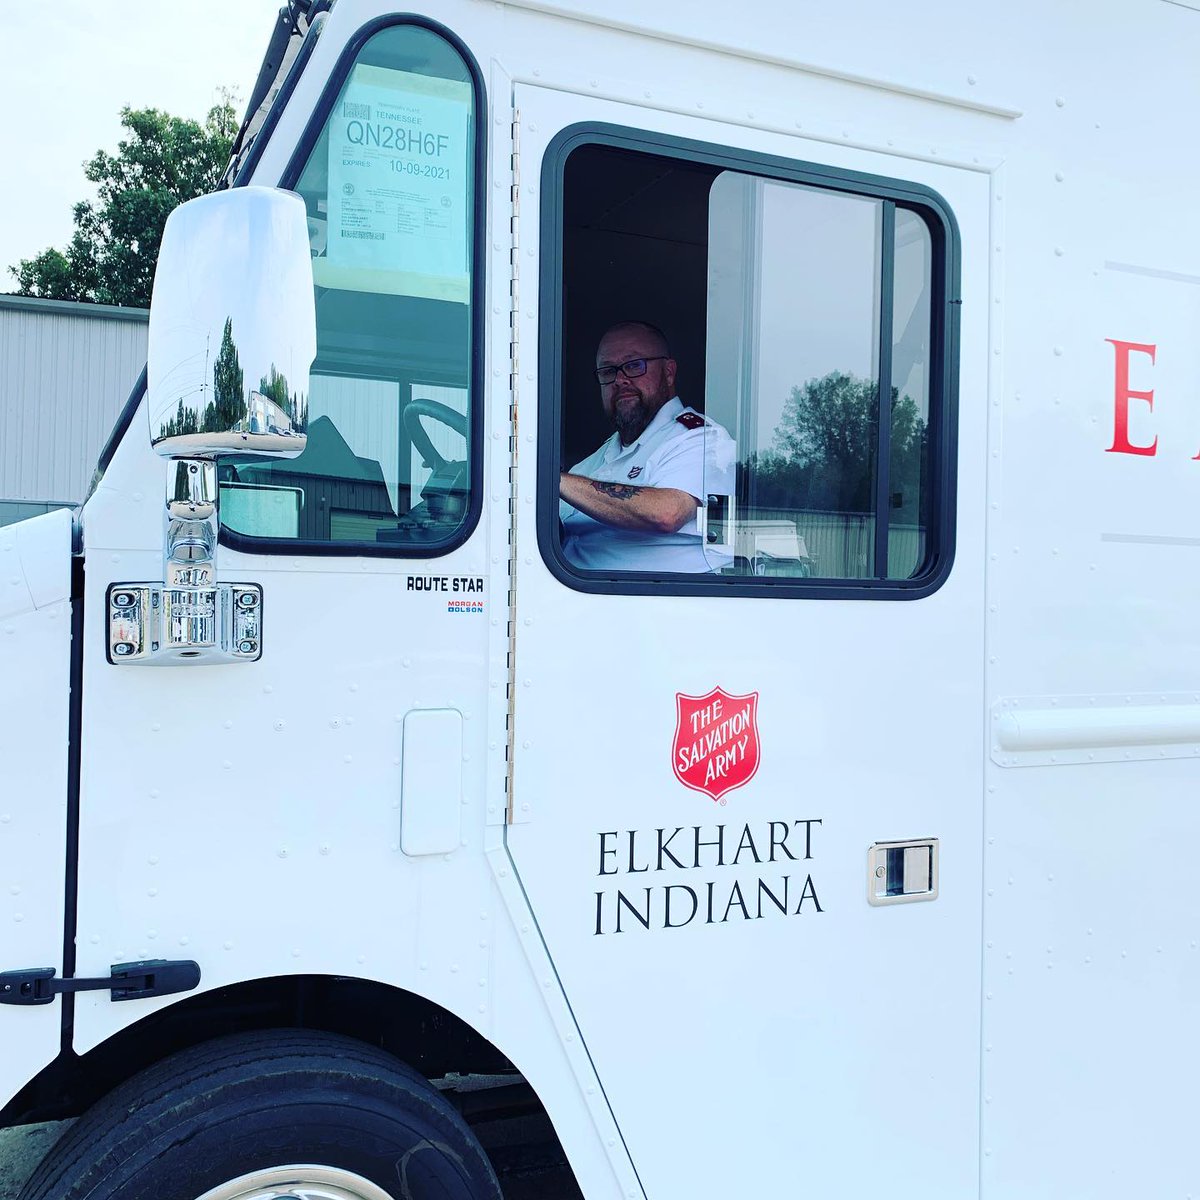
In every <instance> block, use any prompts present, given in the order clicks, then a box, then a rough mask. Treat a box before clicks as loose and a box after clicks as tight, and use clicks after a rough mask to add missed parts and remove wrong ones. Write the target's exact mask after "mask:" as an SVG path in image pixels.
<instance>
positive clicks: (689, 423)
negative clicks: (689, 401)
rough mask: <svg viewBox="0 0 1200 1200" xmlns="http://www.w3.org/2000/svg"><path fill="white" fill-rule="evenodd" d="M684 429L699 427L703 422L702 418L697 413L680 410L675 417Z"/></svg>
mask: <svg viewBox="0 0 1200 1200" xmlns="http://www.w3.org/2000/svg"><path fill="white" fill-rule="evenodd" d="M675 420H677V421H678V422H679V423H680V425H682V426H683V427H684V429H699V428H700V426H701V425H703V424H704V418H703V417H702V416H701V415H700V414H699V413H694V412H682V413H680V414H679V416H677V417H676V418H675Z"/></svg>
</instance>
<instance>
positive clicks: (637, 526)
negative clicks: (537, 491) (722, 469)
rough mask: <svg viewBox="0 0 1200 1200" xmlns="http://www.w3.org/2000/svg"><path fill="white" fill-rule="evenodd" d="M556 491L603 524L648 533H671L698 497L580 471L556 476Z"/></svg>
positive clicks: (692, 509) (685, 518)
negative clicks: (594, 475) (597, 476)
mask: <svg viewBox="0 0 1200 1200" xmlns="http://www.w3.org/2000/svg"><path fill="white" fill-rule="evenodd" d="M559 495H561V496H562V498H563V499H564V500H565V501H566V502H567V503H568V504H570V505H571V506H572V507H574V508H577V509H579V510H580V512H585V513H587V515H588V516H589V517H592V518H594V519H595V520H597V521H603V522H604V524H605V525H612V526H615V527H616V528H617V529H632V530H639V531H645V532H650V533H674V532H675V531H676V530H678V529H682V528H683V526H684V525H686V524H687V523H688V522H689V521H690V520H691V519H692V518H693V517H694V516H695V515H696V508H697V506H698V504H699V501H698V500H697V499H696V497H695V496H692V495H690V494H689V493H688V492H683V491H680V490H679V489H678V488H656V487H633V486H631V485H630V484H626V483H606V482H605V481H604V480H601V479H588V478H587V477H586V476H584V475H570V474H568V473H567V472H565V471H564V472H563V473H562V474H561V475H560V476H559Z"/></svg>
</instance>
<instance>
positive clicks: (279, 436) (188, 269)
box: [108, 187, 317, 663]
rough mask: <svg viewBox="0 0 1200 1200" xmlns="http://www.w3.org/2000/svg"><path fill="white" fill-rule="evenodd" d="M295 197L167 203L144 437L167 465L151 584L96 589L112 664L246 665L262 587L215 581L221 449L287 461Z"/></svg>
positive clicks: (308, 349) (299, 240)
mask: <svg viewBox="0 0 1200 1200" xmlns="http://www.w3.org/2000/svg"><path fill="white" fill-rule="evenodd" d="M316 329H317V325H316V309H315V303H314V300H313V277H312V256H311V253H310V251H309V245H308V221H307V217H306V213H305V208H304V202H303V201H302V200H301V199H300V197H299V196H297V195H295V194H294V193H292V192H282V191H278V190H276V189H274V188H263V187H246V188H234V189H233V190H231V191H226V192H218V193H216V194H214V195H212V196H202V197H201V198H200V199H198V200H192V201H189V202H188V203H187V204H183V205H181V206H180V207H179V208H177V209H176V210H175V211H174V212H173V213H172V214H171V215H170V217H168V218H167V224H166V227H165V229H164V231H163V240H162V248H161V249H160V251H159V256H158V269H157V272H156V274H155V277H154V295H153V299H152V300H151V304H150V349H149V356H148V357H149V361H148V364H147V412H148V413H149V419H150V442H151V445H152V446H153V447H154V449H155V450H156V451H157V452H158V453H159V454H161V455H162V456H163V457H164V458H168V459H171V460H173V461H171V462H170V463H169V464H168V469H167V481H166V483H167V486H166V505H165V509H164V513H163V521H164V554H163V560H164V561H163V580H162V582H161V583H158V582H153V583H120V584H113V585H112V586H111V587H110V588H109V590H108V659H109V662H113V663H132V662H144V663H181V662H196V663H214V662H253V661H254V660H256V659H258V658H259V657H261V655H262V610H263V606H262V588H261V587H259V586H258V585H257V584H231V583H218V582H217V570H216V549H217V534H218V523H217V504H218V490H217V478H216V464H215V463H214V461H213V460H214V458H215V457H216V456H217V455H218V454H220V453H235V454H256V455H264V456H269V457H273V458H295V457H296V456H297V455H298V454H300V453H301V452H302V451H303V450H304V447H305V443H306V441H307V438H306V436H305V430H306V427H307V424H308V377H309V371H310V369H311V367H312V363H313V359H314V358H315V357H316V350H317V332H316Z"/></svg>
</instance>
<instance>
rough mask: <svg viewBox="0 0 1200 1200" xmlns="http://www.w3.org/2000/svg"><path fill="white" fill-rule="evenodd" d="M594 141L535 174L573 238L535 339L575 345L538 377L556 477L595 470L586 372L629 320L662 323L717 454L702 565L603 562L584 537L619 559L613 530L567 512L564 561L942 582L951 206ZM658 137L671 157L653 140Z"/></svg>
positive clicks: (705, 157) (724, 158)
mask: <svg viewBox="0 0 1200 1200" xmlns="http://www.w3.org/2000/svg"><path fill="white" fill-rule="evenodd" d="M590 133H591V131H590V130H589V129H588V127H575V128H574V129H571V130H567V131H565V132H564V134H562V135H560V139H559V147H558V152H557V154H555V147H552V148H551V152H550V153H548V155H547V159H546V167H545V174H544V176H543V202H544V203H546V201H547V200H550V201H551V203H552V204H553V208H552V209H551V211H552V213H553V215H554V221H553V222H551V223H548V224H547V226H545V228H547V230H548V231H549V230H550V229H551V228H553V225H554V224H557V226H558V228H557V229H556V230H555V231H554V232H555V233H556V234H557V236H558V237H559V238H560V239H561V249H560V251H559V253H558V254H557V255H555V254H551V253H548V252H547V253H544V259H543V274H542V289H543V295H544V296H546V295H548V296H549V298H550V302H551V304H552V305H554V306H556V307H557V315H558V322H557V326H558V327H557V329H556V328H555V323H554V322H552V321H551V322H545V323H544V324H543V330H546V331H548V332H546V333H544V334H543V336H548V337H555V338H558V339H560V340H561V356H560V357H559V358H558V359H557V360H555V359H552V358H551V357H550V356H549V355H548V354H547V355H544V357H543V362H546V363H549V362H554V361H557V362H560V363H561V366H560V368H559V376H558V377H557V378H554V379H550V380H548V381H543V387H544V389H545V390H544V391H543V397H544V399H543V404H542V413H543V415H544V416H546V417H548V418H549V419H548V420H547V421H546V422H545V430H546V432H545V433H544V434H543V447H542V454H543V463H544V465H545V467H546V468H547V472H546V478H547V479H553V478H555V476H554V475H553V474H552V473H551V472H552V469H553V468H555V467H557V468H558V469H559V470H563V469H567V470H570V469H571V466H572V464H576V463H584V464H585V465H587V464H591V463H592V462H594V461H595V456H594V455H593V457H592V458H590V459H589V458H587V457H586V456H587V455H588V453H589V451H593V450H594V449H595V447H596V446H598V445H602V444H604V443H603V439H604V438H605V437H608V436H611V435H612V428H611V427H608V426H606V424H605V413H604V411H603V405H602V404H601V403H600V398H598V397H596V396H595V393H596V387H595V381H594V379H593V378H592V372H593V371H594V369H595V367H596V365H597V360H596V358H595V355H596V352H597V346H598V344H599V342H600V339H601V337H602V335H604V333H605V331H606V330H608V329H610V328H611V327H612V326H613V325H614V324H616V323H618V322H625V321H630V320H635V321H648V322H651V323H653V325H654V326H655V327H657V328H658V329H660V330H661V331H662V332H663V333H664V334H665V336H666V340H667V343H668V344H669V348H670V354H671V356H672V358H673V359H674V360H675V361H676V362H677V376H676V380H675V392H676V394H677V395H678V397H679V400H680V401H682V404H683V405H685V406H686V407H687V408H688V409H691V410H694V411H695V412H696V413H698V414H700V415H701V416H702V418H703V426H704V428H703V433H702V434H701V432H700V429H699V424H700V418H699V417H695V416H693V417H688V418H687V419H689V420H691V421H692V422H693V423H694V424H695V425H696V426H697V428H696V429H695V430H693V431H692V436H694V437H699V436H703V437H704V438H706V439H711V441H712V446H713V449H714V452H713V453H712V454H709V455H707V456H706V459H705V462H706V471H708V472H710V474H706V477H705V484H704V486H703V488H702V489H699V490H702V491H703V493H704V494H703V495H697V499H698V500H699V502H700V503H699V511H698V518H697V523H698V526H699V529H700V532H701V537H702V538H703V542H704V551H703V559H702V560H700V561H699V565H698V566H697V565H694V564H693V565H686V566H682V567H681V566H679V565H676V564H679V563H682V562H683V561H684V560H683V559H682V557H681V556H680V555H679V554H675V556H674V557H673V558H668V557H667V556H665V555H664V556H663V558H662V560H661V561H655V560H654V558H653V556H652V554H650V553H649V551H648V550H647V549H646V547H644V546H643V547H639V549H640V550H641V551H642V553H641V557H640V558H638V559H636V560H635V559H634V557H633V556H632V555H626V556H625V558H624V559H622V558H621V557H620V556H619V553H620V552H623V547H622V546H619V545H618V553H607V554H606V555H604V554H601V553H592V555H591V557H590V559H588V558H586V557H585V555H584V553H581V552H580V550H579V549H578V545H577V543H579V542H580V541H581V540H582V539H581V537H580V534H579V533H578V532H577V530H578V529H580V528H583V530H584V532H585V533H587V534H591V535H593V538H594V541H595V543H596V544H597V545H599V546H600V547H601V550H605V549H606V547H605V546H604V544H603V538H602V537H601V536H599V535H598V534H597V528H598V527H597V526H596V524H595V522H593V525H592V526H582V524H581V522H580V521H579V520H578V519H577V518H574V517H573V516H572V514H570V513H569V510H567V509H566V508H565V506H564V505H563V504H562V503H561V502H560V504H559V505H558V506H557V507H556V508H551V504H550V503H547V504H546V508H547V509H548V510H550V511H549V512H548V513H547V518H546V519H543V521H542V524H541V526H540V529H541V537H542V545H543V551H544V552H545V553H546V555H547V559H548V561H549V562H550V563H551V566H552V567H553V568H555V569H556V573H557V574H559V576H560V578H562V579H563V581H564V582H566V583H568V584H569V585H571V586H575V587H581V588H584V589H585V590H616V591H620V590H635V591H646V590H650V587H649V585H650V584H651V582H654V585H655V587H656V588H657V589H658V590H670V591H675V592H676V593H679V594H683V593H686V592H688V591H694V590H703V591H710V592H717V593H719V592H721V591H723V590H724V591H730V590H732V591H735V592H736V591H745V590H746V588H748V587H749V588H753V589H754V590H755V591H756V592H759V593H770V594H796V595H829V596H834V595H836V596H841V597H845V596H853V595H861V596H863V597H867V596H870V597H871V598H876V599H883V598H886V597H888V596H895V597H897V598H898V597H900V596H901V595H908V596H912V595H914V594H915V595H921V594H925V593H926V592H928V591H932V590H934V589H935V588H936V587H937V586H939V585H940V583H941V581H942V580H943V579H944V578H945V575H946V573H947V572H948V571H949V568H950V564H951V562H952V557H953V524H954V522H953V488H954V453H955V447H954V444H953V430H954V419H953V414H954V405H955V403H956V396H955V389H954V382H953V381H954V373H955V369H956V364H955V363H954V362H953V350H954V346H955V337H954V332H953V331H954V328H955V327H956V321H957V311H956V308H955V307H954V305H955V300H956V294H957V256H956V249H955V229H954V222H953V217H952V215H951V214H950V213H949V210H948V209H946V207H945V205H944V202H943V201H941V198H940V197H938V196H936V194H934V193H932V192H930V191H928V190H927V189H924V188H921V187H918V186H916V185H911V184H905V183H903V182H902V181H893V180H887V179H877V178H875V177H868V176H862V175H853V174H851V173H849V172H846V173H842V174H839V173H838V172H835V171H831V170H829V169H828V168H813V167H811V166H809V165H808V164H803V163H796V164H794V165H792V164H788V163H786V162H783V161H782V160H779V159H769V160H759V161H756V159H755V156H753V155H750V154H743V153H740V152H737V151H731V150H728V149H725V148H718V147H705V146H703V145H700V144H698V143H690V142H689V143H686V144H685V145H681V146H678V147H673V146H672V145H671V141H670V139H668V138H665V137H663V138H659V137H656V136H655V135H647V134H645V133H636V134H635V133H634V132H632V131H628V132H627V131H614V130H613V128H612V127H611V126H607V127H597V128H596V130H595V133H594V134H591V136H589V134H590ZM626 133H627V136H625V137H623V136H622V134H626ZM653 142H658V143H659V145H660V146H661V150H657V149H656V152H653V153H651V152H648V151H647V149H646V147H647V143H653ZM623 143H625V144H623ZM552 192H553V193H555V194H553V195H551V193H552ZM548 249H549V248H545V247H544V251H548ZM555 266H557V268H558V271H559V276H558V277H557V278H554V277H552V275H551V271H552V270H553V269H554V268H555ZM639 344H640V343H639ZM718 443H719V445H718ZM731 444H732V446H733V447H734V448H735V449H734V450H733V458H734V464H733V470H732V472H731V471H730V470H729V467H728V463H727V461H726V460H727V459H728V458H729V453H728V449H729V446H730V445H731ZM716 450H721V451H722V452H721V453H717V452H715V451H716ZM620 453H621V454H623V453H624V450H621V452H620ZM608 457H609V458H612V455H609V456H608ZM621 461H622V462H623V459H621ZM604 465H605V467H607V466H609V465H610V464H609V463H608V461H607V459H606V460H605V464H604ZM635 465H636V464H635ZM584 473H586V470H585V472H584ZM592 478H595V479H597V480H601V479H602V478H606V477H602V476H601V475H600V474H597V475H595V476H593V477H592ZM631 478H632V476H631ZM605 486H609V485H608V484H605ZM688 490H689V491H691V492H692V494H693V495H695V494H696V492H697V490H698V489H695V488H689V489H688ZM548 491H549V488H547V493H548ZM546 500H547V501H548V500H549V495H547V497H546ZM564 511H566V512H568V517H570V518H571V519H563V520H562V521H561V523H560V524H558V528H557V529H556V528H555V522H554V520H553V517H555V516H560V514H561V513H562V512H564ZM598 519H599V518H597V520H598ZM572 520H574V524H572ZM620 536H621V535H618V537H616V538H614V539H612V541H613V544H614V545H617V544H618V542H619V537H620ZM676 540H678V539H676ZM581 565H582V567H583V569H581ZM684 570H687V571H688V572H689V573H690V574H689V575H688V576H687V577H684V575H683V573H682V572H683V571H684ZM639 575H640V576H642V577H643V578H642V579H640V580H639V578H638V576H639Z"/></svg>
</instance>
